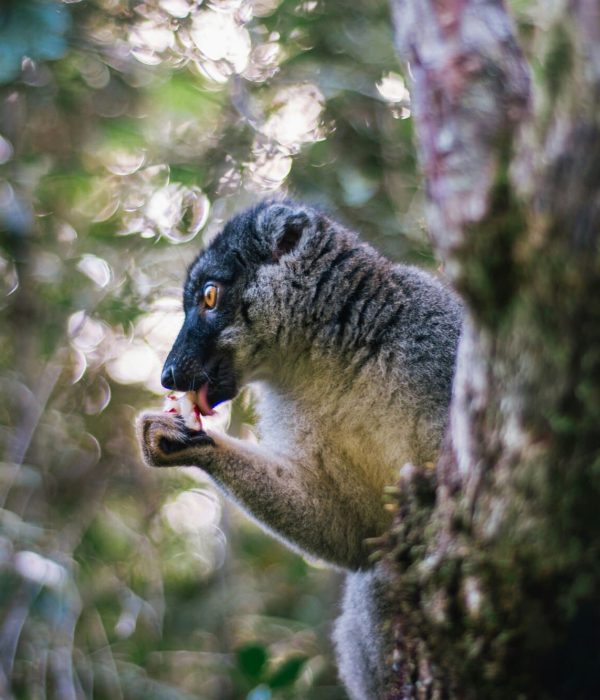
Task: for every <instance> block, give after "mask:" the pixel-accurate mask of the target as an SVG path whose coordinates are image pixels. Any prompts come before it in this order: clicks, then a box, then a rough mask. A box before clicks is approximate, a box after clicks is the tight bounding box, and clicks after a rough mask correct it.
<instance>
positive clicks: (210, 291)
mask: <svg viewBox="0 0 600 700" xmlns="http://www.w3.org/2000/svg"><path fill="white" fill-rule="evenodd" d="M218 298H219V290H218V288H217V286H216V285H215V284H207V285H206V287H204V306H206V308H207V309H214V308H215V306H216V305H217V299H218Z"/></svg>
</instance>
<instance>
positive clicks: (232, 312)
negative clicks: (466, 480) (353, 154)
mask: <svg viewBox="0 0 600 700" xmlns="http://www.w3.org/2000/svg"><path fill="white" fill-rule="evenodd" d="M207 282H215V283H217V284H218V287H219V301H218V304H217V306H216V308H214V309H207V308H204V307H203V306H202V294H203V290H204V288H205V285H206V283H207ZM184 311H185V322H184V325H183V328H182V330H181V332H180V334H179V337H178V338H177V341H176V342H175V345H174V347H173V350H172V351H171V354H170V355H169V358H168V359H167V363H166V365H165V370H164V372H163V383H164V384H165V385H166V386H167V387H169V388H175V389H181V390H184V391H187V390H196V389H198V388H199V387H200V386H201V385H203V384H206V382H207V381H208V399H209V401H210V403H211V405H214V404H216V403H218V402H220V401H222V400H224V399H228V398H232V397H233V396H234V395H235V394H236V393H237V391H238V388H239V387H240V386H243V385H245V384H247V383H249V382H254V383H255V384H256V385H257V386H258V389H259V391H258V392H257V393H258V396H259V399H258V406H257V411H258V415H259V422H258V431H259V435H260V443H259V444H258V445H256V444H251V443H249V442H245V441H242V440H238V439H235V438H233V437H230V436H228V435H225V434H220V433H217V432H211V431H210V430H209V431H207V433H204V432H202V433H193V432H190V431H188V430H187V429H186V428H185V427H184V426H183V424H182V421H181V420H180V419H178V417H177V416H173V415H170V414H164V413H146V414H143V415H142V416H141V417H140V422H139V432H140V437H141V442H142V447H143V452H144V456H145V460H146V461H147V463H148V464H150V465H154V466H169V465H194V466H198V467H200V468H202V469H203V470H205V471H206V472H207V473H208V474H209V475H210V476H211V477H212V479H213V480H214V482H215V483H216V484H217V485H218V486H219V487H220V488H221V489H222V491H224V492H225V493H226V494H227V495H228V496H230V497H231V498H233V499H234V500H235V501H237V502H238V503H239V504H240V505H241V506H242V507H243V508H245V510H246V511H247V512H248V513H249V514H250V515H251V516H253V517H254V518H255V519H256V520H257V521H258V522H259V523H260V524H261V525H262V526H263V527H264V528H266V529H267V530H269V531H270V532H272V533H273V534H274V535H276V536H277V537H279V538H280V539H282V540H284V541H285V542H287V543H288V544H289V545H290V546H292V547H293V548H295V549H297V550H299V551H301V552H305V553H308V554H309V555H311V556H313V557H317V558H319V559H322V560H324V561H326V562H329V563H330V564H332V565H335V566H337V567H341V568H343V569H346V570H347V571H348V572H349V573H348V576H347V583H346V592H345V597H344V605H343V613H342V616H341V617H340V619H339V620H338V622H337V625H336V629H335V634H334V638H335V643H336V647H337V652H338V661H339V667H340V674H341V676H342V679H343V680H344V682H345V684H346V686H347V689H348V692H349V694H350V696H351V698H353V699H355V700H374V699H376V698H380V697H383V695H384V685H385V675H386V673H385V669H386V663H385V662H384V659H383V658H382V657H383V651H382V648H381V647H382V639H383V637H382V629H381V626H380V617H381V618H383V617H384V612H383V606H384V603H383V601H382V600H381V598H380V595H379V593H378V588H379V586H380V584H381V581H382V576H383V574H382V572H380V571H378V569H377V568H376V567H375V568H373V567H371V566H370V565H369V562H368V554H369V550H368V548H367V547H366V545H365V539H367V538H369V537H373V536H376V535H380V534H382V533H383V532H384V531H385V530H386V528H387V527H388V526H389V524H390V518H389V514H388V513H387V512H386V511H385V510H384V508H383V499H382V494H383V490H384V486H386V485H387V484H393V483H395V482H396V480H397V477H398V470H399V468H400V467H401V466H402V465H403V464H405V463H406V462H412V463H415V464H422V463H423V462H425V461H429V460H433V459H435V456H436V454H437V452H438V449H439V445H440V441H441V438H442V433H443V431H444V427H445V423H446V417H447V409H448V404H449V400H450V393H451V382H452V377H453V372H454V363H455V354H456V346H457V342H458V335H459V329H460V325H461V308H460V305H459V303H458V301H457V300H456V298H455V297H454V295H453V294H452V293H451V292H450V291H449V290H448V289H446V288H445V287H444V286H443V285H442V284H441V283H440V282H438V281H437V280H435V279H434V278H433V277H431V276H430V275H428V274H426V273H424V272H422V271H420V270H418V269H415V268H413V267H406V266H403V265H396V264H393V263H391V262H390V261H388V260H387V259H385V258H384V257H382V256H381V255H380V254H379V253H378V252H376V251H375V250H374V249H373V248H372V247H371V246H369V245H367V244H366V243H363V242H361V241H360V240H359V238H358V237H357V235H356V234H354V233H352V232H350V231H347V230H346V229H344V228H343V227H342V226H340V225H339V224H337V223H335V222H333V221H331V220H330V219H328V218H327V217H325V216H323V215H322V214H319V213H317V212H316V211H314V210H312V209H310V208H308V207H304V206H299V205H296V204H294V203H293V202H290V201H288V200H282V201H269V202H263V203H262V204H260V205H258V206H256V207H254V208H253V209H251V210H249V211H247V212H244V213H243V214H240V215H238V216H237V217H235V218H234V219H232V221H230V222H229V223H228V224H227V225H226V226H225V228H224V230H223V231H222V232H221V233H220V234H219V236H217V237H216V239H215V240H214V241H213V242H212V243H211V244H210V246H209V247H208V248H207V249H206V250H204V251H203V252H201V253H200V255H199V256H198V258H197V259H196V260H195V261H194V263H193V264H192V265H191V267H190V269H189V272H188V278H187V281H186V285H185V291H184Z"/></svg>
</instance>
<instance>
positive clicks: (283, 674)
mask: <svg viewBox="0 0 600 700" xmlns="http://www.w3.org/2000/svg"><path fill="white" fill-rule="evenodd" d="M306 661H307V659H306V657H305V656H293V657H292V658H290V659H287V661H284V662H283V663H282V664H281V666H280V667H279V668H278V669H277V670H276V671H275V673H274V674H273V675H272V676H271V680H270V681H269V685H270V686H271V688H282V687H283V686H285V685H291V684H292V683H293V682H294V681H295V680H296V679H297V678H298V676H299V675H300V671H302V667H303V666H304V664H305V663H306Z"/></svg>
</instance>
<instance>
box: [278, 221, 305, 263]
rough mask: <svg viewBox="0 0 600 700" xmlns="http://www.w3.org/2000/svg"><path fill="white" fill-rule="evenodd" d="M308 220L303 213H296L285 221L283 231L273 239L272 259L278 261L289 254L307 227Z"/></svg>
mask: <svg viewBox="0 0 600 700" xmlns="http://www.w3.org/2000/svg"><path fill="white" fill-rule="evenodd" d="M308 224H309V219H308V216H307V215H306V214H305V213H304V212H298V213H297V214H294V215H292V216H290V217H288V218H287V219H286V220H285V223H284V224H283V229H282V231H281V232H280V234H279V235H278V236H277V237H276V238H275V246H274V249H273V259H274V260H279V258H280V257H281V256H282V255H285V254H286V253H291V252H292V250H294V248H295V247H296V246H297V245H298V243H299V241H300V238H301V237H302V233H303V231H304V229H305V228H306V227H307V226H308Z"/></svg>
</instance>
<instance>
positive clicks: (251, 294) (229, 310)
mask: <svg viewBox="0 0 600 700" xmlns="http://www.w3.org/2000/svg"><path fill="white" fill-rule="evenodd" d="M282 210H286V207H282V205H271V206H265V205H263V206H259V207H257V208H256V209H255V210H252V211H251V212H247V213H245V214H244V215H241V216H238V217H236V218H235V219H233V220H232V221H231V222H230V223H229V224H227V226H226V227H225V229H224V230H223V232H222V233H221V234H220V235H219V236H218V237H217V238H216V239H215V240H214V242H213V243H212V244H211V245H210V246H209V247H208V248H207V249H206V250H204V251H203V252H202V253H200V255H199V256H198V258H197V259H196V260H195V261H194V263H193V264H192V265H191V267H190V269H189V270H188V275H187V279H186V282H185V286H184V294H183V310H184V314H185V319H184V322H183V326H182V328H181V330H180V332H179V335H178V336H177V339H176V340H175V343H174V344H173V348H172V349H171V352H170V353H169V355H168V357H167V360H166V362H165V365H164V368H163V372H162V377H161V381H162V385H163V386H164V387H165V388H167V389H174V390H177V391H188V392H197V393H196V399H195V400H196V403H197V405H198V406H199V408H200V411H201V413H203V414H204V415H208V414H210V413H211V412H212V408H213V407H214V406H216V405H217V404H219V403H221V402H223V401H227V400H229V399H232V398H234V397H235V395H236V394H237V392H238V390H239V388H240V387H241V386H242V385H243V383H244V382H245V381H246V380H247V379H248V378H249V377H250V375H251V374H252V370H253V369H256V368H255V367H253V366H252V365H253V364H255V363H256V361H257V357H258V352H257V344H256V339H257V336H258V334H259V332H258V327H257V326H258V325H259V323H260V321H259V317H260V315H261V304H263V305H268V303H269V301H268V300H269V295H270V290H269V289H268V284H266V283H265V282H264V279H263V280H262V281H261V270H262V271H264V268H265V266H272V265H275V264H277V263H278V260H279V258H280V257H281V256H282V255H283V254H285V253H286V252H289V246H290V242H291V243H292V244H295V243H297V241H298V240H299V238H300V236H301V234H302V230H303V228H304V225H305V223H306V217H304V219H302V225H298V223H297V218H298V217H297V215H295V214H293V215H292V216H291V217H290V211H289V209H288V210H287V212H286V214H285V217H286V221H287V222H289V221H292V223H291V224H290V223H288V224H286V225H284V227H283V228H282V229H281V228H280V231H283V235H281V234H280V235H279V237H277V236H276V237H275V239H273V238H272V236H271V235H270V233H269V231H270V229H272V228H273V217H274V216H277V215H278V214H279V215H280V216H281V211H282ZM290 232H291V233H290ZM283 236H285V239H284V238H283ZM274 246H275V247H274ZM277 246H279V248H278V247H277ZM282 246H285V249H283V248H282ZM262 277H264V275H262ZM263 311H264V313H265V315H267V308H263ZM252 317H253V318H254V319H255V321H256V324H255V323H253V318H252Z"/></svg>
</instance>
